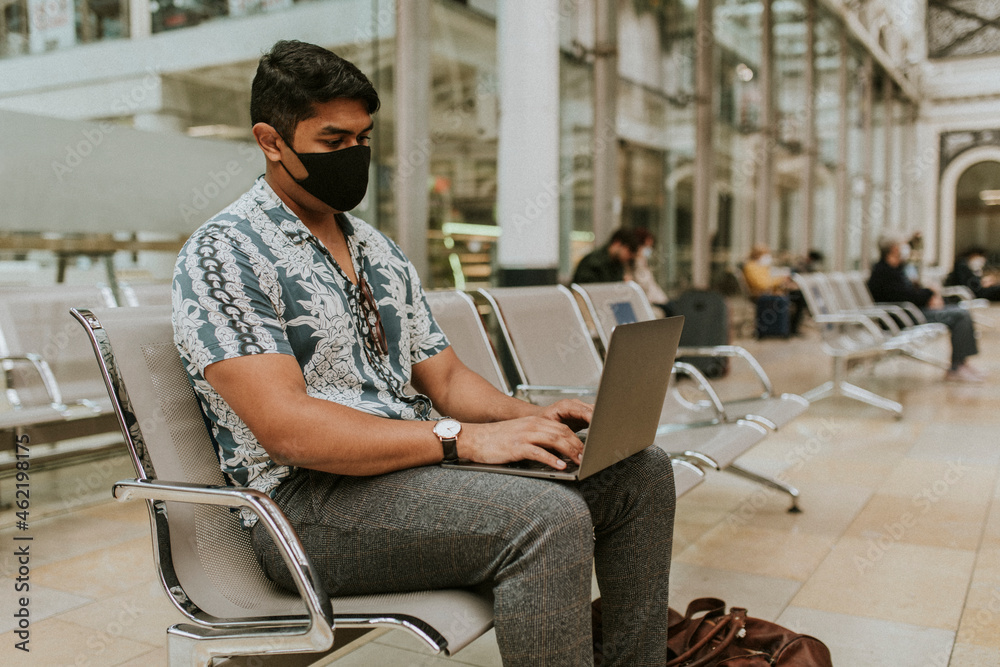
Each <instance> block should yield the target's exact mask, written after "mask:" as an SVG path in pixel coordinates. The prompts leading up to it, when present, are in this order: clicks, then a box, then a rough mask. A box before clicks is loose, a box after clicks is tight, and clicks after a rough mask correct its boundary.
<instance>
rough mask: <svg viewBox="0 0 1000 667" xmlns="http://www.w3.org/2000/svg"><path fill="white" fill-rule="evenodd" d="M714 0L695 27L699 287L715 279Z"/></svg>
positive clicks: (694, 278) (695, 275)
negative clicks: (712, 235) (712, 231)
mask: <svg viewBox="0 0 1000 667" xmlns="http://www.w3.org/2000/svg"><path fill="white" fill-rule="evenodd" d="M714 7H715V2H714V0H701V2H699V3H698V14H697V16H698V18H697V22H698V23H697V27H696V28H695V31H696V32H695V55H694V60H695V68H696V70H695V71H696V73H695V90H696V91H697V96H696V103H697V105H698V116H697V118H696V119H695V155H694V204H693V217H694V221H693V223H694V224H693V229H692V235H691V236H692V238H691V284H692V286H694V287H695V288H698V289H708V286H709V282H710V280H711V268H712V267H711V252H712V248H711V245H710V243H709V230H710V229H711V227H713V226H714V225H713V224H712V212H713V211H714V210H715V205H714V203H713V200H714V199H715V197H716V192H715V187H714V183H715V160H714V155H715V146H714V145H713V128H712V125H713V123H714V122H715V115H714V114H713V113H712V111H713V108H714V104H715V102H714V99H715V95H714V87H715V82H714V80H713V74H714V72H715V68H714V66H713V58H714V54H715V37H714V33H713V32H712V11H713V9H714Z"/></svg>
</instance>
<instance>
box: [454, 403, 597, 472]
mask: <svg viewBox="0 0 1000 667" xmlns="http://www.w3.org/2000/svg"><path fill="white" fill-rule="evenodd" d="M553 407H554V406H553ZM546 412H549V411H548V410H546ZM555 414H558V413H555ZM582 453H583V442H582V441H581V440H580V438H579V437H578V436H577V435H576V433H574V432H573V431H572V430H571V429H570V427H569V426H566V425H565V424H563V423H561V422H560V420H559V419H557V418H555V417H553V416H548V415H546V416H542V415H539V416H535V417H520V418H518V419H511V420H508V421H502V422H491V423H486V424H463V425H462V434H461V435H460V436H459V437H458V455H459V456H460V457H461V458H464V459H469V460H470V461H476V462H477V463H512V462H514V461H524V460H528V459H530V460H533V461H540V462H541V463H544V464H546V465H549V466H552V467H553V468H557V469H562V468H565V467H566V463H565V462H564V461H563V460H562V459H561V458H559V455H562V456H565V457H567V458H569V459H570V460H571V461H575V462H576V463H579V462H580V455H581V454H582Z"/></svg>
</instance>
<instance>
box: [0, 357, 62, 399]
mask: <svg viewBox="0 0 1000 667" xmlns="http://www.w3.org/2000/svg"><path fill="white" fill-rule="evenodd" d="M0 362H2V363H3V367H4V368H5V369H6V368H8V367H9V364H30V365H31V367H32V368H34V369H35V372H36V373H38V376H39V378H41V380H42V386H44V387H45V393H46V394H48V396H49V403H50V404H51V405H52V407H53V408H55V409H56V410H65V409H66V405H65V404H64V403H63V400H62V392H61V391H59V383H58V382H56V376H55V375H53V374H52V369H51V368H50V367H49V363H48V362H47V361H45V359H42V357H41V356H40V355H37V354H34V353H32V352H28V353H27V354H13V355H6V356H2V357H0ZM7 400H8V401H9V402H10V404H11V405H12V406H14V407H21V399H20V398H18V396H17V390H15V389H11V388H8V389H7Z"/></svg>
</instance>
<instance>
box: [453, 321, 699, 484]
mask: <svg viewBox="0 0 1000 667" xmlns="http://www.w3.org/2000/svg"><path fill="white" fill-rule="evenodd" d="M683 326H684V317H682V316H677V317H668V318H666V319H660V320H651V321H648V322H635V323H633V324H621V325H619V326H617V327H615V328H614V330H613V331H612V332H611V340H610V341H609V343H608V353H607V355H606V357H605V360H604V371H603V372H602V373H601V382H600V385H599V386H598V389H597V401H596V402H595V403H594V416H593V418H592V419H591V422H590V427H589V428H588V429H587V430H586V434H585V435H583V432H581V437H582V438H584V447H583V455H582V456H581V458H580V465H579V466H577V465H576V464H575V463H573V462H567V466H566V468H565V469H563V470H556V469H555V468H552V467H550V466H547V465H544V464H542V463H539V462H538V461H518V462H514V463H504V464H500V465H495V464H488V463H474V462H472V461H454V462H450V463H442V464H441V465H442V466H444V467H446V468H461V469H463V470H481V471H484V472H498V473H503V474H507V475H522V476H525V477H545V478H549V479H562V480H580V479H585V478H586V477H589V476H591V475H593V474H595V473H598V472H600V471H602V470H604V469H605V468H607V467H608V466H610V465H613V464H615V463H617V462H618V461H621V460H622V459H625V458H628V457H629V456H631V455H632V454H635V453H636V452H639V451H642V450H643V449H645V448H646V447H649V446H650V445H651V444H653V440H654V439H655V438H656V428H657V426H659V422H660V410H661V409H662V408H663V400H664V398H665V397H666V394H667V385H668V384H669V383H670V369H671V368H672V367H673V365H674V356H675V355H676V354H677V346H678V345H679V344H680V340H681V329H682V328H683Z"/></svg>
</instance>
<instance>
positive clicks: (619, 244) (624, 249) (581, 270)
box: [573, 227, 641, 283]
mask: <svg viewBox="0 0 1000 667" xmlns="http://www.w3.org/2000/svg"><path fill="white" fill-rule="evenodd" d="M640 245H641V242H640V239H639V236H638V235H637V234H636V233H635V230H632V229H625V228H624V227H621V228H619V229H617V230H616V231H615V233H614V234H612V235H611V238H610V239H608V242H607V243H606V244H605V245H603V246H601V247H600V248H597V249H596V250H594V251H592V252H590V253H589V254H587V255H586V256H584V258H583V259H581V260H580V263H579V264H577V265H576V271H574V272H573V282H575V283H614V282H620V281H622V280H625V273H626V272H627V271H631V270H632V265H633V263H634V262H635V257H636V255H637V254H638V253H639V246H640Z"/></svg>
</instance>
